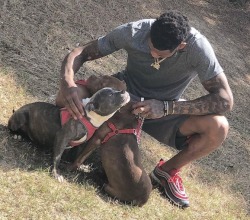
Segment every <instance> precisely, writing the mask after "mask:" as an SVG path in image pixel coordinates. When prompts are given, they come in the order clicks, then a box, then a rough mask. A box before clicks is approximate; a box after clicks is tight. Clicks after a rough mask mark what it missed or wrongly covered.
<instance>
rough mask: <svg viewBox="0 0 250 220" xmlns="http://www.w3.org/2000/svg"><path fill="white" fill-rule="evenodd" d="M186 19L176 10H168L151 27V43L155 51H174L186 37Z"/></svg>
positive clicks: (187, 27) (187, 23)
mask: <svg viewBox="0 0 250 220" xmlns="http://www.w3.org/2000/svg"><path fill="white" fill-rule="evenodd" d="M189 31H190V26H189V22H188V18H187V17H186V16H184V15H182V14H181V13H180V12H179V11H177V10H168V11H167V12H165V13H164V14H162V15H160V17H158V18H157V19H156V20H155V22H154V23H153V24H152V26H151V30H150V38H151V42H152V44H153V46H154V48H156V49H157V50H171V51H172V50H174V49H175V48H176V47H177V46H178V45H179V44H180V43H181V42H182V41H185V39H186V38H187V36H188V33H189Z"/></svg>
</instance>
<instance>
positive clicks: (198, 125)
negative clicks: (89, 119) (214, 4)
mask: <svg viewBox="0 0 250 220" xmlns="http://www.w3.org/2000/svg"><path fill="white" fill-rule="evenodd" d="M120 49H124V50H126V52H127V55H128V58H127V67H126V69H125V70H124V71H123V72H121V73H118V74H116V76H117V77H118V78H119V79H122V80H125V81H126V83H127V88H128V91H129V92H130V93H131V94H132V95H134V96H133V97H134V99H135V100H139V97H144V99H145V101H142V102H137V103H136V104H135V105H134V106H133V107H134V111H133V113H134V114H139V113H140V114H141V115H142V116H144V117H145V118H146V120H145V122H144V125H143V130H144V131H145V132H147V133H148V134H150V135H152V136H153V137H155V138H156V139H157V140H159V141H161V142H163V143H165V144H167V145H169V146H174V147H176V148H177V149H178V150H180V151H179V153H178V154H176V155H175V156H174V157H173V158H171V159H170V160H168V161H163V160H160V162H159V163H158V164H157V166H156V167H155V169H154V170H153V171H152V173H151V174H150V177H151V179H152V180H153V181H155V182H157V183H158V184H159V186H160V187H162V188H164V191H165V194H166V196H167V198H168V199H169V200H170V201H171V202H172V203H174V204H176V205H179V206H180V207H183V208H184V207H188V206H189V200H188V196H187V195H186V193H185V189H184V186H183V184H182V180H181V177H180V175H179V171H180V169H181V168H182V167H184V166H185V165H187V164H188V163H190V162H192V161H194V160H196V159H199V158H201V157H204V156H206V155H208V154H209V153H211V152H212V151H214V150H215V149H216V148H218V147H219V146H220V145H221V144H222V142H223V141H224V139H225V138H226V136H227V133H228V129H229V125H228V122H227V119H226V118H225V116H223V114H224V113H225V112H227V111H230V110H231V109H232V106H233V96H232V92H231V90H230V87H229V85H228V82H227V78H226V76H225V74H224V73H223V69H222V67H221V66H220V64H219V62H218V60H217V58H216V56H215V54H214V51H213V49H212V47H211V45H210V43H209V42H208V40H207V39H206V38H205V37H204V36H203V35H202V34H201V33H199V32H198V31H197V30H196V29H194V28H191V27H190V26H189V23H188V19H187V18H186V17H185V16H183V15H182V14H181V13H180V12H178V11H171V10H170V11H167V12H166V13H164V14H162V15H161V16H160V17H159V18H157V19H144V20H140V21H136V22H131V23H127V24H124V25H121V26H119V27H117V28H115V29H114V30H113V31H111V32H110V33H108V34H107V35H106V36H102V37H100V38H98V39H97V40H94V41H92V42H90V43H88V44H86V45H85V46H83V47H79V48H75V49H74V50H73V51H72V52H71V53H69V54H68V55H67V56H66V57H65V59H64V61H63V63H62V68H61V86H60V91H61V94H62V96H61V97H60V98H61V99H62V100H63V103H64V104H65V106H66V107H67V109H68V110H69V111H70V113H71V114H72V115H73V117H74V118H75V119H77V118H80V117H81V115H82V114H83V110H82V105H81V102H80V100H79V97H78V95H77V92H76V84H75V82H74V74H75V73H76V72H77V71H78V70H79V68H80V67H81V66H82V65H83V63H84V62H86V61H90V60H94V59H97V58H100V57H103V56H106V55H108V54H111V53H113V52H114V51H117V50H120ZM197 75H198V77H199V79H200V82H201V83H202V85H203V87H204V88H205V89H206V90H207V91H208V94H207V95H205V96H202V97H200V98H197V99H195V100H190V101H183V100H180V97H181V95H182V94H183V92H184V90H185V89H186V87H187V86H188V84H189V83H190V82H191V81H192V79H193V78H194V77H196V76H197ZM137 98H138V99H137Z"/></svg>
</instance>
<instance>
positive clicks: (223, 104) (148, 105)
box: [133, 73, 233, 119]
mask: <svg viewBox="0 0 250 220" xmlns="http://www.w3.org/2000/svg"><path fill="white" fill-rule="evenodd" d="M202 85H203V86H204V88H205V89H206V90H207V91H208V92H209V94H208V95H205V96H202V97H200V98H197V99H195V100H191V101H176V102H174V106H173V105H172V102H171V101H170V102H169V112H170V114H171V113H172V112H174V114H177V115H208V114H224V113H225V112H227V111H230V110H231V109H232V107H233V95H232V92H231V89H230V87H229V85H228V82H227V78H226V76H225V74H224V73H221V74H219V75H217V76H215V77H213V78H212V79H210V80H207V81H205V82H203V83H202ZM133 108H134V111H133V113H134V114H136V115H137V114H139V113H141V115H142V116H143V117H146V118H148V119H156V118H161V117H163V116H164V112H163V109H164V104H163V102H162V101H159V100H156V99H151V100H146V101H144V102H137V103H136V104H134V105H133Z"/></svg>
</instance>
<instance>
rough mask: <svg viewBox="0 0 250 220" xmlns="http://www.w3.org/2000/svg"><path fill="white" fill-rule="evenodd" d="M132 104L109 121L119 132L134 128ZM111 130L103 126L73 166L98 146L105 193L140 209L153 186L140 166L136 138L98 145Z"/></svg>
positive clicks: (129, 136) (119, 137)
mask: <svg viewBox="0 0 250 220" xmlns="http://www.w3.org/2000/svg"><path fill="white" fill-rule="evenodd" d="M132 104H133V103H132V102H130V103H129V104H127V105H126V106H124V107H123V108H122V109H121V110H120V112H117V113H116V114H115V115H114V116H113V117H112V118H111V119H109V120H108V122H111V123H113V124H114V125H115V127H116V128H117V129H118V130H120V129H132V128H134V129H136V128H137V126H138V119H136V118H135V115H133V114H132V113H131V111H132ZM110 131H111V130H110V128H109V127H108V123H107V122H106V123H104V124H103V125H102V126H101V127H100V128H99V129H98V130H97V131H96V133H95V134H94V136H93V137H92V138H91V140H90V141H89V142H88V144H87V146H86V148H85V149H84V152H83V153H82V154H81V155H80V156H79V157H78V158H77V160H76V161H75V163H74V165H73V167H74V168H76V167H79V166H80V163H81V162H83V158H84V159H86V157H87V156H86V155H89V154H90V153H91V152H92V151H93V150H94V149H95V148H97V147H98V146H100V152H101V161H102V165H103V168H104V170H105V173H106V175H107V178H108V184H107V185H106V186H105V188H104V189H105V191H106V192H107V193H108V194H109V195H111V196H113V197H115V198H117V199H119V200H121V201H127V202H133V204H134V205H138V206H142V205H143V204H145V203H146V202H147V200H148V198H149V194H150V192H151V190H152V184H151V180H150V178H149V176H148V175H147V173H146V172H145V170H144V168H143V165H142V161H141V153H140V150H139V147H138V143H137V138H136V136H135V135H134V134H118V135H115V136H113V137H111V138H110V139H109V140H108V141H107V142H106V143H101V142H102V140H103V139H104V138H105V137H106V135H107V134H108V133H109V132H110Z"/></svg>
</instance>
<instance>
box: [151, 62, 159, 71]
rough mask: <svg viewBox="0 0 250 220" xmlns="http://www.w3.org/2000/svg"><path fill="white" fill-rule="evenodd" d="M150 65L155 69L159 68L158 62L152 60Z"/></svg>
mask: <svg viewBox="0 0 250 220" xmlns="http://www.w3.org/2000/svg"><path fill="white" fill-rule="evenodd" d="M151 66H152V67H154V68H155V69H157V70H159V69H160V64H159V63H158V62H154V63H152V64H151Z"/></svg>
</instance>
